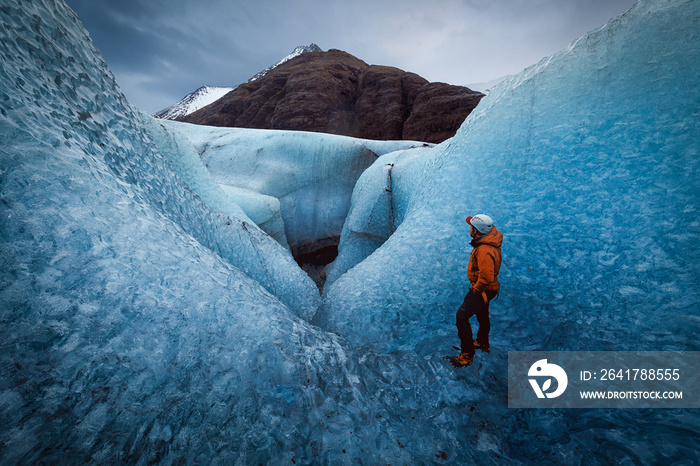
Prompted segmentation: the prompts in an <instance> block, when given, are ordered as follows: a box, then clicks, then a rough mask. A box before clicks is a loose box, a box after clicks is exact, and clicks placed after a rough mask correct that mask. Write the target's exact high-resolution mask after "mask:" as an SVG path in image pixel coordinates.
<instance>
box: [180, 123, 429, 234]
mask: <svg viewBox="0 0 700 466" xmlns="http://www.w3.org/2000/svg"><path fill="white" fill-rule="evenodd" d="M168 125H169V126H170V127H172V128H174V129H175V130H177V131H179V132H181V133H182V134H183V135H184V136H186V138H187V139H189V140H190V141H191V142H192V144H193V145H194V147H195V148H196V150H197V151H198V152H199V154H200V156H201V157H202V160H203V161H204V163H205V165H206V166H207V168H208V169H209V171H210V172H211V174H212V177H213V179H214V180H215V181H216V182H218V183H220V184H221V185H224V186H230V187H234V188H239V192H241V191H240V189H244V190H247V191H248V192H252V193H259V194H263V195H266V196H272V197H274V198H276V199H278V200H279V204H280V214H281V217H282V220H283V222H284V231H285V236H286V239H287V241H288V242H289V245H290V246H291V247H292V248H294V247H298V246H300V245H302V244H304V243H312V242H314V241H316V240H319V239H324V238H328V237H331V236H337V235H339V234H340V231H341V229H342V226H343V222H344V221H345V217H346V216H347V213H348V209H349V208H350V197H351V194H352V190H353V187H354V186H355V182H356V181H357V179H358V178H359V176H360V174H362V172H363V171H364V170H365V169H366V168H367V167H369V166H370V165H371V164H372V163H373V162H374V161H375V160H376V159H377V157H379V156H380V155H384V154H386V153H388V152H392V151H397V150H401V149H407V148H411V147H422V146H423V143H419V142H415V141H372V140H363V139H355V138H349V137H345V136H337V135H332V134H321V133H308V132H299V131H271V130H257V129H241V128H217V127H210V126H199V125H192V124H188V123H180V122H168ZM241 194H243V193H242V192H241ZM258 207H259V208H261V209H262V212H261V211H259V210H258ZM244 209H245V207H244ZM268 212H270V211H269V208H268V206H267V205H261V204H260V203H257V204H251V205H250V207H248V208H247V210H246V213H248V215H249V216H250V217H251V218H252V217H261V218H264V217H266V216H267V215H269V213H268ZM259 225H260V224H259ZM261 228H263V229H265V226H264V225H261ZM266 231H268V232H269V233H271V234H273V233H274V236H277V237H279V236H280V235H279V232H277V231H275V230H274V229H272V228H270V229H269V230H266Z"/></svg>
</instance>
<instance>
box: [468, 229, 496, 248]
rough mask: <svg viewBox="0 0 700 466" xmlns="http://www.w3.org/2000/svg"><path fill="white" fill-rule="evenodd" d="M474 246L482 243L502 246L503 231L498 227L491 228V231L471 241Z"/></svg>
mask: <svg viewBox="0 0 700 466" xmlns="http://www.w3.org/2000/svg"><path fill="white" fill-rule="evenodd" d="M471 244H472V246H478V245H480V244H488V245H490V246H493V247H496V248H500V247H501V245H502V244H503V233H501V232H500V231H498V230H497V229H496V227H493V228H491V231H489V232H488V233H486V234H485V235H483V236H480V237H478V238H476V239H474V240H472V242H471Z"/></svg>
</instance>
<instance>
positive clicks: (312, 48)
mask: <svg viewBox="0 0 700 466" xmlns="http://www.w3.org/2000/svg"><path fill="white" fill-rule="evenodd" d="M322 51H323V50H322V49H321V47H319V46H318V45H316V44H314V43H313V42H312V43H311V45H300V46H298V47H296V48H295V49H294V50H293V51H292V53H290V54H289V55H287V56H286V57H284V58H283V59H281V60H280V61H278V62H277V63H275V64H274V65H272V66H270V67H268V68H265V69H264V70H262V71H261V72H259V73H257V74H256V75H255V76H253V77H252V78H250V79H249V80H248V81H247V82H251V81H255V80H256V79H260V78H262V77H263V76H265V75H266V74H267V73H269V72H270V71H272V70H274V69H275V68H277V67H278V66H280V65H281V64H282V63H286V62H288V61H289V60H291V59H292V58H295V57H298V56H299V55H301V54H303V53H307V52H322Z"/></svg>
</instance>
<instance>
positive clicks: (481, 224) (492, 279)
mask: <svg viewBox="0 0 700 466" xmlns="http://www.w3.org/2000/svg"><path fill="white" fill-rule="evenodd" d="M467 223H468V224H469V227H470V228H469V234H470V236H471V237H472V238H473V239H472V241H471V243H470V244H471V245H472V246H473V247H474V250H473V251H472V255H471V257H470V258H469V265H468V266H467V278H468V279H469V281H470V282H471V285H472V288H471V290H469V292H468V293H467V296H465V297H464V302H463V303H462V305H461V306H460V307H459V310H457V335H458V336H459V339H460V341H461V354H460V355H459V356H457V357H455V358H452V363H453V364H454V365H455V366H456V367H462V366H468V365H469V364H471V363H472V361H473V360H474V351H475V348H476V349H480V350H482V351H485V352H487V353H488V352H489V350H490V347H489V330H491V322H490V321H489V302H490V301H491V300H493V298H495V297H496V295H497V294H498V290H499V288H500V285H499V283H498V272H499V270H500V268H501V244H503V234H502V233H501V232H500V231H498V230H497V229H496V227H495V226H493V219H491V217H489V216H488V215H485V214H479V215H475V216H473V217H467ZM473 315H476V320H477V321H478V322H479V331H478V332H477V335H476V340H472V327H471V325H470V324H469V319H470V318H471V317H472V316H473Z"/></svg>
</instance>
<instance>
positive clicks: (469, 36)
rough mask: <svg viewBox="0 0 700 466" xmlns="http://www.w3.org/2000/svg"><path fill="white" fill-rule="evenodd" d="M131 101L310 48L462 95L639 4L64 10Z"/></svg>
mask: <svg viewBox="0 0 700 466" xmlns="http://www.w3.org/2000/svg"><path fill="white" fill-rule="evenodd" d="M66 3H68V5H69V6H70V7H71V8H72V9H73V10H74V11H75V12H76V13H77V14H78V16H79V17H80V19H81V20H82V22H83V25H84V26H85V28H86V29H87V30H88V32H89V33H90V36H91V37H92V40H93V41H94V42H95V44H96V45H97V47H98V48H99V49H100V51H101V52H102V55H103V56H104V58H105V61H106V62H107V64H108V65H109V67H110V69H111V70H112V72H113V73H114V75H115V76H116V78H117V82H118V83H119V85H120V87H121V89H122V91H123V92H124V94H125V95H126V97H127V98H128V99H129V101H130V102H131V103H132V104H133V105H136V106H138V107H140V108H141V109H143V110H145V111H147V112H150V113H153V112H156V111H158V110H161V109H163V108H165V107H168V106H170V105H172V104H173V103H175V102H177V101H178V100H180V99H181V98H182V97H184V96H185V95H187V94H188V93H190V92H192V91H194V90H195V89H197V88H198V87H199V86H201V85H204V84H210V85H216V86H231V87H235V86H236V85H238V84H241V83H243V82H245V81H247V80H248V78H250V77H251V76H253V75H254V74H255V73H257V72H258V71H260V70H262V69H264V68H267V67H268V66H270V65H272V64H274V63H276V62H277V61H278V60H280V59H281V58H283V57H284V56H286V55H287V54H289V53H290V52H291V51H292V50H293V49H294V47H296V46H297V45H309V44H310V43H312V42H314V43H316V44H318V46H319V47H321V48H322V49H323V50H328V49H331V48H335V49H340V50H344V51H346V52H348V53H351V54H353V55H355V56H356V57H358V58H360V59H362V60H364V61H365V62H367V63H369V64H375V65H388V66H395V67H397V68H401V69H403V70H406V71H411V72H414V73H417V74H419V75H421V76H423V77H424V78H426V79H428V80H429V81H442V82H447V83H450V84H458V85H468V84H470V83H478V82H484V81H490V80H492V79H495V78H498V77H501V76H504V75H508V74H514V73H518V72H519V71H521V70H523V69H524V68H526V67H527V66H529V65H532V64H534V63H537V62H538V61H539V60H540V59H542V58H544V57H546V56H548V55H551V54H553V53H555V52H557V51H558V50H561V49H562V48H564V47H567V46H568V45H569V44H570V43H571V42H572V41H573V40H575V39H577V38H579V37H580V36H582V35H583V34H584V33H586V32H587V31H590V30H592V29H595V28H597V27H600V26H602V25H603V24H605V23H606V22H607V21H608V20H609V19H610V18H612V17H614V16H617V15H619V14H621V13H623V12H624V11H626V10H627V9H628V8H629V7H631V6H632V5H633V4H634V3H636V0H344V1H336V0H296V1H294V0H248V1H244V0H197V1H195V0H66Z"/></svg>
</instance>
